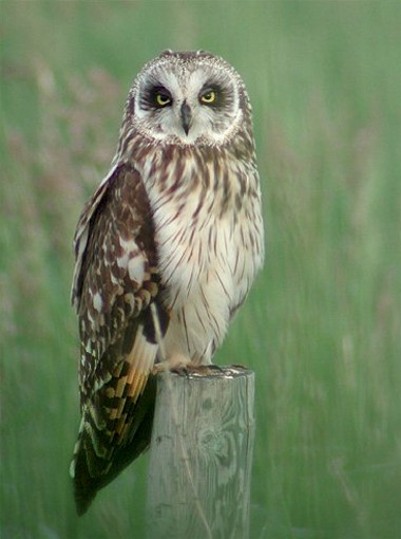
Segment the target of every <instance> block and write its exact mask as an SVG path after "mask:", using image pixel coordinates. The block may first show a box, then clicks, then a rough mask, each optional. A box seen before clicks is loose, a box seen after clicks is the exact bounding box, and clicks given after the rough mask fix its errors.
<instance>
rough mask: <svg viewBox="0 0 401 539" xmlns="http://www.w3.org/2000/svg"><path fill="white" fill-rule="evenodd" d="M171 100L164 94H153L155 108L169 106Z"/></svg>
mask: <svg viewBox="0 0 401 539" xmlns="http://www.w3.org/2000/svg"><path fill="white" fill-rule="evenodd" d="M171 102H172V99H171V97H170V96H169V95H168V94H167V93H165V92H160V91H159V92H156V93H155V104H156V106H157V107H167V106H168V105H171Z"/></svg>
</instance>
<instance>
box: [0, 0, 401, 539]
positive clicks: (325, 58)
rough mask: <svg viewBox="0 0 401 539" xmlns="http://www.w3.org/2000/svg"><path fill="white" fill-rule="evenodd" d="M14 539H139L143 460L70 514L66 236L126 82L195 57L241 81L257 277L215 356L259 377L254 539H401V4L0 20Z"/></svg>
mask: <svg viewBox="0 0 401 539" xmlns="http://www.w3.org/2000/svg"><path fill="white" fill-rule="evenodd" d="M0 20H1V28H0V40H1V49H0V54H1V66H0V67H1V87H0V90H1V113H2V122H3V129H2V131H1V135H0V156H1V176H2V179H1V182H0V205H1V216H0V219H1V222H0V239H1V244H0V246H1V257H0V304H1V317H0V332H1V334H0V339H1V341H0V342H1V350H0V351H1V377H2V408H3V411H2V434H1V445H2V480H1V489H2V500H1V505H0V511H1V527H0V532H1V537H2V538H4V539H22V538H23V539H28V538H29V539H30V538H32V539H36V538H38V539H39V538H40V539H42V538H49V539H56V538H57V539H58V538H60V539H64V538H67V539H69V538H71V539H83V538H85V539H91V538H94V539H103V538H108V537H113V538H114V539H120V538H128V537H138V538H142V537H144V535H145V531H144V529H145V528H144V526H145V521H144V498H145V484H146V465H147V457H144V458H142V459H140V460H139V461H137V462H136V463H135V464H134V465H133V466H131V467H130V468H129V469H127V471H126V472H125V473H123V474H122V475H121V476H120V477H119V478H118V479H117V480H116V481H114V482H113V483H112V484H111V485H110V486H109V487H107V489H105V490H104V491H103V492H102V493H101V494H100V495H99V497H98V499H97V500H96V502H95V504H94V505H93V507H92V508H91V510H90V512H89V513H88V514H87V515H86V516H85V517H83V518H82V519H78V518H77V517H76V515H75V512H74V506H73V500H72V492H71V485H70V481H69V478H68V473H67V470H68V465H69V459H70V456H71V452H72V448H73V444H74V441H75V436H76V431H77V427H78V392H77V374H76V370H77V358H78V342H77V341H78V337H77V330H76V320H75V317H74V314H73V312H72V309H71V308H70V305H69V288H70V281H71V274H72V266H73V260H72V252H71V240H72V236H73V232H74V227H75V223H76V220H77V218H78V215H79V212H80V210H81V208H82V205H83V202H84V200H85V199H86V198H87V197H88V196H89V195H90V193H91V192H92V191H93V189H94V188H95V186H96V185H97V183H98V182H99V181H100V179H101V177H102V176H103V174H105V173H106V171H107V168H108V165H109V163H110V160H111V158H112V156H113V152H114V148H115V145H116V142H117V134H118V128H119V123H120V119H121V114H122V108H123V104H124V100H125V96H126V92H127V90H128V88H129V85H130V81H131V79H132V77H133V76H134V74H135V73H136V72H137V70H138V69H139V68H140V67H141V65H142V64H143V63H144V62H145V61H146V60H148V59H149V58H151V57H153V56H154V55H156V54H157V53H158V52H159V51H160V50H161V49H163V48H180V49H183V48H204V49H208V50H211V51H213V52H215V53H218V54H221V55H222V56H224V57H225V58H227V59H228V60H229V61H231V62H232V63H233V64H234V65H235V66H236V67H237V69H238V70H239V71H240V72H241V73H242V75H243V77H244V79H245V80H246V82H247V85H248V89H249V92H250V95H251V98H252V102H253V107H254V114H255V132H256V137H257V142H258V154H259V163H260V170H261V176H262V180H263V191H264V199H265V212H266V229H267V235H268V256H267V264H266V267H265V269H264V272H263V274H262V275H261V276H260V277H259V280H258V282H257V284H256V286H255V289H254V291H253V293H252V294H251V296H250V298H249V301H248V302H247V304H246V306H245V308H244V309H243V311H242V312H241V313H240V315H239V316H238V318H237V320H236V321H235V323H234V326H235V327H234V328H233V330H232V331H231V333H230V334H229V337H228V339H227V341H226V343H225V345H224V346H223V348H222V350H220V351H219V353H218V357H217V360H218V362H219V363H221V364H226V363H239V362H241V363H247V364H249V365H250V366H252V368H253V369H254V370H255V371H256V378H257V396H256V399H257V402H256V413H257V434H256V446H255V458H254V470H253V471H254V476H253V483H252V514H251V516H252V534H251V539H254V538H260V539H262V538H263V539H266V538H274V539H287V538H302V539H317V538H319V539H320V538H321V539H326V538H328V539H335V538H336V539H337V538H338V539H342V538H352V539H354V538H360V539H367V538H372V539H376V538H379V537H380V538H381V539H393V538H394V539H396V538H397V537H398V536H399V530H400V529H401V516H400V499H401V413H400V410H401V392H400V386H401V361H400V360H401V338H400V329H401V308H400V297H401V278H400V267H401V249H400V230H401V188H400V186H401V182H400V177H401V164H400V156H401V151H400V150H401V148H400V128H399V126H400V123H401V106H400V103H401V101H400V95H399V91H400V88H401V72H400V65H401V39H400V34H399V29H400V27H401V6H400V5H399V3H397V2H362V1H360V2H313V1H311V2H302V1H295V2H292V1H286V2H284V1H283V2H256V1H243V2H228V1H221V2H208V1H204V2H190V1H187V2H184V1H183V2H170V1H167V0H166V1H160V2H153V1H149V2H145V1H142V2H119V1H112V2H106V1H103V2H91V1H82V2H55V1H49V2H39V1H36V2H20V1H14V2H11V1H10V2H7V1H4V0H3V1H2V2H1V4H0Z"/></svg>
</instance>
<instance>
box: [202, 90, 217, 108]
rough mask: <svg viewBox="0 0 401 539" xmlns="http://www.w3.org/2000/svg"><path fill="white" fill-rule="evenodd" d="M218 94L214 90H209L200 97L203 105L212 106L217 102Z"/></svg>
mask: <svg viewBox="0 0 401 539" xmlns="http://www.w3.org/2000/svg"><path fill="white" fill-rule="evenodd" d="M216 97H217V95H216V92H215V91H214V90H208V91H207V92H205V93H204V94H202V95H201V96H200V100H201V103H204V104H205V105H212V104H213V103H214V102H215V101H216Z"/></svg>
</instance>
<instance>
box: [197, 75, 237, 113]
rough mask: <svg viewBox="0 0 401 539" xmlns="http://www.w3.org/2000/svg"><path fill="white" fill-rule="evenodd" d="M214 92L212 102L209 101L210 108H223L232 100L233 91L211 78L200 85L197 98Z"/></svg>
mask: <svg viewBox="0 0 401 539" xmlns="http://www.w3.org/2000/svg"><path fill="white" fill-rule="evenodd" d="M209 93H214V94H215V99H214V101H213V102H212V103H209V104H208V106H210V108H215V109H223V108H225V107H227V106H229V105H230V104H231V103H232V101H233V92H232V90H231V89H230V88H229V87H227V86H223V85H221V84H219V83H217V82H215V81H213V80H209V81H207V82H205V84H204V85H203V86H202V89H201V91H200V92H199V99H201V98H202V96H204V95H205V94H209Z"/></svg>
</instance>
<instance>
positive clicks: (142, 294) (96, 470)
mask: <svg viewBox="0 0 401 539" xmlns="http://www.w3.org/2000/svg"><path fill="white" fill-rule="evenodd" d="M75 246H76V256H77V261H76V272H75V276H74V285H73V292H72V298H73V302H74V305H75V307H76V309H77V312H78V316H79V327H80V337H81V364H80V391H81V412H82V421H81V426H80V430H79V434H78V440H77V443H76V447H75V451H74V458H73V462H72V465H71V475H72V476H73V479H74V486H75V498H76V504H77V510H78V512H79V513H80V514H82V513H84V512H85V511H86V509H87V508H88V506H89V504H90V502H91V500H92V499H93V497H94V496H95V495H96V492H97V490H98V489H100V488H102V487H103V486H105V485H106V484H107V483H109V482H110V481H111V480H112V479H113V478H114V477H115V476H116V475H117V474H118V473H119V472H120V471H121V470H122V469H123V468H124V467H125V466H126V465H127V464H129V462H131V461H132V460H133V459H134V458H136V457H137V456H138V455H139V454H140V453H141V452H142V451H143V450H144V449H146V447H147V446H148V444H149V441H150V434H151V425H152V418H153V407H154V399H155V382H154V379H153V377H152V375H151V369H152V367H153V365H154V362H155V359H156V354H157V343H156V339H155V336H154V329H153V322H152V316H151V312H150V304H151V303H152V302H154V303H155V304H156V306H157V307H158V312H159V315H160V318H161V322H162V324H161V325H162V328H163V329H165V328H166V327H167V323H168V316H167V313H166V312H165V311H164V310H163V309H162V307H161V306H160V305H159V296H160V285H159V279H158V274H157V271H156V250H155V246H154V230H153V223H152V216H151V211H150V207H149V202H148V199H147V196H146V192H145V190H144V187H143V184H142V181H141V179H140V176H139V173H138V172H137V171H136V170H135V169H134V168H132V167H129V166H128V165H121V166H120V167H117V168H115V169H114V170H113V171H112V174H111V175H109V177H108V178H107V179H106V181H105V182H103V183H102V185H101V186H100V187H99V189H98V191H97V192H96V193H95V195H94V196H93V198H92V200H91V201H90V203H89V204H88V205H87V206H86V208H85V209H84V213H83V215H82V216H81V219H80V221H79V223H78V228H77V233H76V241H75Z"/></svg>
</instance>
